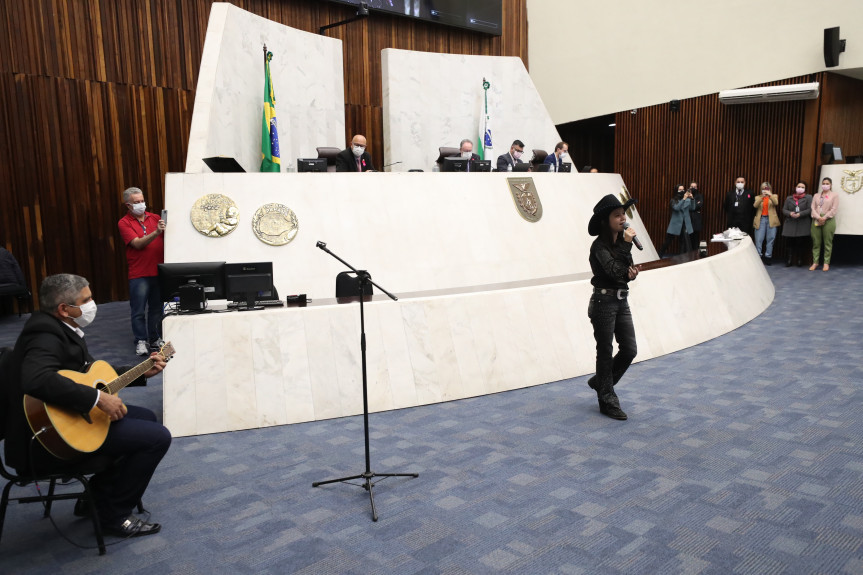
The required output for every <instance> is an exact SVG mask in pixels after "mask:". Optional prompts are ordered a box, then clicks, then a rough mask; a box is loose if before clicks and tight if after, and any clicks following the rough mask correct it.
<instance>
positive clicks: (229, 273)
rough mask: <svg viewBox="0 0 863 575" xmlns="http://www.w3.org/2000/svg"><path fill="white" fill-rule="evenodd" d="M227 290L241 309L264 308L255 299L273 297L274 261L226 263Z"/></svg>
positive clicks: (229, 297) (229, 296) (231, 298)
mask: <svg viewBox="0 0 863 575" xmlns="http://www.w3.org/2000/svg"><path fill="white" fill-rule="evenodd" d="M225 291H227V293H228V299H230V300H232V301H235V302H237V303H238V304H239V305H238V306H237V309H239V310H251V309H263V308H261V307H257V308H256V307H255V301H257V300H259V299H261V300H264V299H273V262H254V263H230V264H225Z"/></svg>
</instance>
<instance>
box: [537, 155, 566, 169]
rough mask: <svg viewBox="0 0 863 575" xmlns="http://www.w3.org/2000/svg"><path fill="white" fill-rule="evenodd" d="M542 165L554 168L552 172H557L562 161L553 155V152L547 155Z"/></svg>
mask: <svg viewBox="0 0 863 575" xmlns="http://www.w3.org/2000/svg"><path fill="white" fill-rule="evenodd" d="M542 163H543V164H548V165H549V166H554V171H555V172H559V171H560V167H561V166H562V165H563V161H561V159H560V158H558V157H557V156H555V155H554V152H552V153H551V154H549V155H547V156H546V157H545V159H544V160H543V161H542Z"/></svg>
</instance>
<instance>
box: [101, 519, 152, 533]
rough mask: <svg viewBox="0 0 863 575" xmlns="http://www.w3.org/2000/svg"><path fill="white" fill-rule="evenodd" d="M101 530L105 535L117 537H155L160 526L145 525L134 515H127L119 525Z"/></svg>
mask: <svg viewBox="0 0 863 575" xmlns="http://www.w3.org/2000/svg"><path fill="white" fill-rule="evenodd" d="M102 530H103V531H104V532H105V534H107V535H115V536H117V537H124V538H125V537H143V536H145V535H155V534H156V533H158V532H159V531H161V530H162V526H161V525H159V524H158V523H145V522H144V521H142V520H141V519H138V518H137V517H135V516H134V515H129V516H128V517H127V518H126V519H124V520H123V521H122V522H121V523H120V524H119V525H111V526H107V525H106V526H104V527H103V528H102Z"/></svg>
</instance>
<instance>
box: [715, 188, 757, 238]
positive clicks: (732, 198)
mask: <svg viewBox="0 0 863 575" xmlns="http://www.w3.org/2000/svg"><path fill="white" fill-rule="evenodd" d="M754 199H755V195H754V194H753V193H752V190H750V189H748V188H747V187H746V178H744V177H743V176H740V177H738V178H737V179H736V180H735V182H734V187H733V188H732V189H731V190H729V191H728V193H727V194H725V202H723V204H722V207H723V208H725V214H726V215H727V216H728V227H729V228H737V229H739V230H740V231H742V232H743V233H745V234H749V235H752V218H753V217H755V208H754V207H753V203H752V202H753V201H754Z"/></svg>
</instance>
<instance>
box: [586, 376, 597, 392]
mask: <svg viewBox="0 0 863 575" xmlns="http://www.w3.org/2000/svg"><path fill="white" fill-rule="evenodd" d="M587 386H588V387H589V388H590V389H592V390H594V391H596V376H595V375H594V376H592V377H591V378H590V379H588V380H587Z"/></svg>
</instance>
